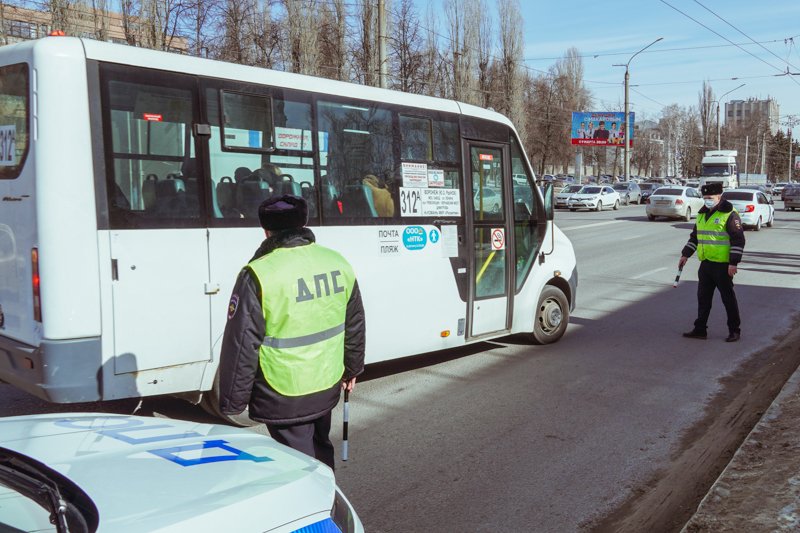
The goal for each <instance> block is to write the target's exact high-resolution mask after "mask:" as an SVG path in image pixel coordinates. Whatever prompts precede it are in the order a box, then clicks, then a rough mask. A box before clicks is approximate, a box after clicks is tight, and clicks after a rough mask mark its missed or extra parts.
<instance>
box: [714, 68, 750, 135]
mask: <svg viewBox="0 0 800 533" xmlns="http://www.w3.org/2000/svg"><path fill="white" fill-rule="evenodd" d="M745 85H747V84H746V83H743V84H741V85H739V86H738V87H736V88H735V89H731V90H730V91H728V92H726V93H725V94H723V95H722V96H720V97H719V98H718V99H717V100H716V102H717V150H722V146H721V144H720V135H719V103H720V102H721V101H722V99H723V98H725V97H726V96H728V95H729V94H731V93H732V92H733V91H735V90H736V89H741V88H742V87H744V86H745Z"/></svg>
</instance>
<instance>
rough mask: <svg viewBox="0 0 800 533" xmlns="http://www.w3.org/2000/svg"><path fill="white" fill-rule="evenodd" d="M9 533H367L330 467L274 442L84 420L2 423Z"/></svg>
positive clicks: (0, 465) (171, 424)
mask: <svg viewBox="0 0 800 533" xmlns="http://www.w3.org/2000/svg"><path fill="white" fill-rule="evenodd" d="M0 531H56V532H67V531H68V532H75V531H77V532H95V531H99V532H108V531H111V532H114V533H131V532H145V531H146V532H155V531H159V532H168V531H182V532H185V531H192V532H200V531H235V532H249V531H259V532H260V531H274V532H281V533H284V532H286V533H289V532H298V533H306V532H308V533H311V532H314V533H329V532H331V533H333V532H336V533H339V532H347V533H350V532H363V531H364V528H363V526H362V525H361V522H360V520H359V519H358V516H357V515H356V513H355V511H354V510H353V508H352V507H351V505H350V503H349V502H348V501H347V499H346V498H345V497H344V495H343V494H342V493H341V492H340V491H339V489H338V488H337V487H336V484H335V481H334V477H333V472H332V471H331V470H330V469H329V468H328V467H327V466H325V465H323V464H322V463H320V462H319V461H316V460H315V459H312V458H310V457H307V456H306V455H304V454H302V453H300V452H297V451H294V450H292V449H289V448H287V447H285V446H282V445H280V444H278V443H277V442H275V441H274V440H272V439H270V438H269V437H266V436H264V435H260V434H257V433H254V432H252V431H248V430H245V429H239V428H232V427H229V426H223V425H213V424H197V423H191V422H184V421H178V420H167V419H157V418H146V417H137V416H122V415H106V414H87V413H81V414H49V415H36V416H20V417H9V418H2V419H0Z"/></svg>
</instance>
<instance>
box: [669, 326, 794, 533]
mask: <svg viewBox="0 0 800 533" xmlns="http://www.w3.org/2000/svg"><path fill="white" fill-rule="evenodd" d="M791 336H792V337H797V335H791ZM794 350H800V346H798V345H797V344H796V343H795V346H794ZM798 530H800V369H798V370H796V371H795V372H794V374H792V376H791V377H790V378H789V380H788V381H787V382H786V384H785V385H784V387H783V389H782V390H781V392H780V393H779V394H778V396H777V397H776V398H775V400H774V401H773V402H772V405H771V406H770V407H769V408H768V409H767V410H766V411H765V412H764V414H763V416H762V417H761V420H760V421H759V422H758V424H756V426H755V427H754V428H753V430H752V431H751V432H750V434H749V435H748V436H747V438H746V439H745V440H744V442H743V443H742V445H741V446H740V447H739V449H738V450H737V451H736V453H735V454H734V456H733V458H732V459H731V462H730V463H729V464H728V466H727V467H726V468H725V470H724V471H723V472H722V474H721V475H720V476H719V478H718V479H717V480H716V482H715V483H714V484H713V485H712V487H711V489H710V490H709V491H708V494H707V495H706V496H705V498H703V501H702V502H701V504H700V506H699V507H698V509H697V511H696V512H695V514H694V515H693V516H692V518H691V519H690V520H689V521H688V522H687V523H686V525H685V526H684V528H683V530H682V533H699V532H712V531H713V532H715V533H717V532H734V531H737V532H738V531H750V532H761V531H763V532H773V531H798Z"/></svg>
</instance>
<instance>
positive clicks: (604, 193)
mask: <svg viewBox="0 0 800 533" xmlns="http://www.w3.org/2000/svg"><path fill="white" fill-rule="evenodd" d="M567 207H569V210H570V211H576V210H578V209H594V210H596V211H602V210H603V209H605V208H606V207H611V208H613V209H619V193H618V192H617V191H615V190H614V189H612V188H611V187H610V186H609V185H586V186H584V187H583V188H581V190H580V191H578V192H576V193H575V194H573V195H572V198H570V199H569V200H567Z"/></svg>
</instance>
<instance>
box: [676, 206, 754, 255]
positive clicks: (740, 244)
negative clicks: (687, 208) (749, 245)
mask: <svg viewBox="0 0 800 533" xmlns="http://www.w3.org/2000/svg"><path fill="white" fill-rule="evenodd" d="M717 211H719V212H720V213H730V212H731V211H733V204H731V203H730V202H729V201H728V200H722V201H720V203H718V204H717V205H715V206H714V209H709V208H707V207H706V206H703V207H702V208H701V209H700V211H698V212H697V214H698V216H699V215H700V214H704V215H706V220H707V219H709V218H710V217H711V216H713V215H714V213H716V212H717ZM725 231H727V232H728V235H729V236H730V241H731V253H730V259H729V260H728V263H729V264H731V265H738V264H739V261H741V260H742V254H743V253H744V229H743V228H742V219H741V218H739V214H738V213H733V214H732V215H731V216H729V217H728V223H727V224H726V225H725ZM695 250H697V224H695V225H694V228H692V234H691V235H689V241H688V242H687V243H686V246H684V247H683V251H682V252H681V255H682V256H683V257H692V254H693V253H694V252H695Z"/></svg>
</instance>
